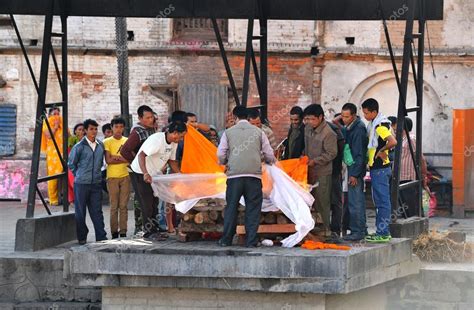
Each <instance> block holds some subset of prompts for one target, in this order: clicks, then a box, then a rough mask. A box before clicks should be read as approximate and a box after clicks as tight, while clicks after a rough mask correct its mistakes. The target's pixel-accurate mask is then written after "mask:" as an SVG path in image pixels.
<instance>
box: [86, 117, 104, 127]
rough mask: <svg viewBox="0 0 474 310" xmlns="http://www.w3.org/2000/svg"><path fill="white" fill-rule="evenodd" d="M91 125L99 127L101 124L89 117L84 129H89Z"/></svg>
mask: <svg viewBox="0 0 474 310" xmlns="http://www.w3.org/2000/svg"><path fill="white" fill-rule="evenodd" d="M89 126H94V127H99V124H97V122H96V121H95V120H93V119H90V118H88V119H86V120H85V121H84V129H85V130H87V129H88V128H89ZM102 128H103V127H102Z"/></svg>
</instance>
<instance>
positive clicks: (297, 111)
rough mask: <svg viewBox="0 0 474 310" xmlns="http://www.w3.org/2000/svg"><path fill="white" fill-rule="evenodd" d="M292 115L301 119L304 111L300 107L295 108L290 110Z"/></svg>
mask: <svg viewBox="0 0 474 310" xmlns="http://www.w3.org/2000/svg"><path fill="white" fill-rule="evenodd" d="M290 115H298V116H299V118H303V109H302V108H301V107H299V106H294V107H292V108H291V110H290Z"/></svg>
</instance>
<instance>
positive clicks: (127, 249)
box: [64, 239, 419, 294]
mask: <svg viewBox="0 0 474 310" xmlns="http://www.w3.org/2000/svg"><path fill="white" fill-rule="evenodd" d="M84 262H88V263H87V264H84ZM418 270H419V261H418V259H417V258H415V257H413V256H412V253H411V241H410V240H408V239H394V240H393V241H392V242H391V243H389V244H383V245H364V244H362V245H359V246H358V247H353V248H352V249H351V250H350V251H335V250H325V251H308V250H304V249H300V248H292V249H285V248H279V247H274V248H257V249H252V250H250V249H246V248H239V247H229V248H221V247H218V246H216V245H215V244H214V243H209V242H196V243H186V244H180V243H177V242H175V241H167V242H161V243H147V242H144V241H142V240H125V241H106V242H102V243H96V244H90V245H87V246H83V247H76V248H73V249H71V250H69V251H68V252H66V254H65V268H64V272H65V277H67V278H68V279H69V281H72V283H74V285H78V286H81V285H85V286H122V287H125V286H128V287H140V286H155V287H175V288H215V289H230V290H252V291H263V292H299V293H325V294H340V293H342V294H345V293H350V292H353V291H357V290H360V289H363V288H367V287H371V286H374V285H377V284H380V283H384V282H386V281H390V280H393V279H397V278H400V277H404V276H407V275H410V274H416V273H418Z"/></svg>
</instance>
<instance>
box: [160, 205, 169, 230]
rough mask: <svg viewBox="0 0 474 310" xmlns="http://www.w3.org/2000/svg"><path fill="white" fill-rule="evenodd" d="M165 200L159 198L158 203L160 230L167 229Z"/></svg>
mask: <svg viewBox="0 0 474 310" xmlns="http://www.w3.org/2000/svg"><path fill="white" fill-rule="evenodd" d="M165 205H166V202H164V201H163V200H160V203H159V204H158V229H159V230H160V231H166V230H168V229H167V228H166V227H167V226H166V210H165Z"/></svg>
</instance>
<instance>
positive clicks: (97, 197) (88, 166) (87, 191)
mask: <svg viewBox="0 0 474 310" xmlns="http://www.w3.org/2000/svg"><path fill="white" fill-rule="evenodd" d="M98 126H99V124H97V122H96V121H95V120H92V119H87V120H85V121H84V130H85V132H86V135H85V137H84V138H82V140H81V141H80V142H79V143H77V144H76V145H74V147H73V148H72V150H71V154H69V161H68V166H69V169H71V171H72V173H73V175H74V208H75V214H76V231H77V240H78V241H79V244H85V243H86V241H87V233H88V232H89V229H88V228H87V225H86V208H87V209H88V210H89V213H90V217H91V220H92V223H93V224H94V230H95V239H96V241H101V240H107V237H106V235H107V233H106V232H105V229H104V215H103V213H102V187H101V183H102V172H101V167H102V164H103V160H104V153H105V151H104V145H103V144H102V142H100V141H99V140H97V139H96V136H97V127H98Z"/></svg>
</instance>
